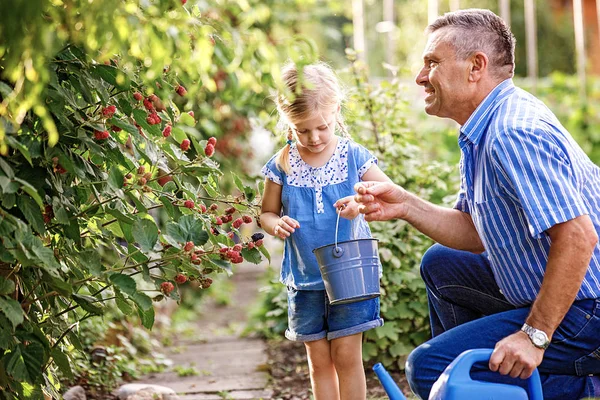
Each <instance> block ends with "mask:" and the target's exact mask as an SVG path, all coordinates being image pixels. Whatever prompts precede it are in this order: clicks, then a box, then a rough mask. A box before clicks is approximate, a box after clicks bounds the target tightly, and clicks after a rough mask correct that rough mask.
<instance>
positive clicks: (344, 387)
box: [331, 332, 367, 400]
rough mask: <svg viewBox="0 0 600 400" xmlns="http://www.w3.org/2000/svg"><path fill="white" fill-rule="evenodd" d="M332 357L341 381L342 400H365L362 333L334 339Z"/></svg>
mask: <svg viewBox="0 0 600 400" xmlns="http://www.w3.org/2000/svg"><path fill="white" fill-rule="evenodd" d="M331 357H332V359H333V363H334V364H335V370H336V371H337V375H338V379H339V388H340V389H339V390H340V398H341V400H365V398H366V397H367V380H366V377H365V370H364V367H363V363H362V332H361V333H357V334H354V335H350V336H344V337H341V338H338V339H333V340H332V341H331Z"/></svg>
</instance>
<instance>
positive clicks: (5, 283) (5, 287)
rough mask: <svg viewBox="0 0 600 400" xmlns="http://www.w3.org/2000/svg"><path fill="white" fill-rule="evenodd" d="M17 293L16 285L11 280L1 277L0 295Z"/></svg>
mask: <svg viewBox="0 0 600 400" xmlns="http://www.w3.org/2000/svg"><path fill="white" fill-rule="evenodd" d="M14 291H15V283H14V282H13V281H11V280H10V279H6V278H4V277H3V276H0V295H2V294H11V293H13V292H14Z"/></svg>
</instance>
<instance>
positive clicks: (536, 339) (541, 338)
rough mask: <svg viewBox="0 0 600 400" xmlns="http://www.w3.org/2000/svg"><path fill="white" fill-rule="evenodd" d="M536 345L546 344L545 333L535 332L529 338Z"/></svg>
mask: <svg viewBox="0 0 600 400" xmlns="http://www.w3.org/2000/svg"><path fill="white" fill-rule="evenodd" d="M531 339H532V341H533V343H534V344H535V345H536V346H543V345H545V344H546V335H544V333H543V332H535V333H534V334H533V337H532V338H531Z"/></svg>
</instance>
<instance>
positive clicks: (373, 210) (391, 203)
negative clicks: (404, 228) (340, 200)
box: [354, 182, 408, 221]
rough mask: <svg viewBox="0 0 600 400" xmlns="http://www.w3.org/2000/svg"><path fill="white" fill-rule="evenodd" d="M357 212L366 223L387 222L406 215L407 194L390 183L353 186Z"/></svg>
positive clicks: (365, 183) (366, 183) (361, 183)
mask: <svg viewBox="0 0 600 400" xmlns="http://www.w3.org/2000/svg"><path fill="white" fill-rule="evenodd" d="M354 190H355V191H356V193H357V194H356V195H355V196H354V200H355V201H356V202H357V203H358V211H359V212H361V213H362V214H365V219H366V220H367V221H388V220H390V219H394V218H403V217H404V216H405V215H406V206H405V204H404V202H405V201H406V199H407V198H408V196H407V194H408V192H407V191H406V190H404V189H403V188H402V187H400V186H398V185H395V184H393V183H391V182H359V183H357V184H356V185H354Z"/></svg>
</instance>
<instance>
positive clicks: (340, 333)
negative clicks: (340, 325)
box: [327, 318, 383, 340]
mask: <svg viewBox="0 0 600 400" xmlns="http://www.w3.org/2000/svg"><path fill="white" fill-rule="evenodd" d="M380 326H383V318H377V319H375V320H373V321H369V322H365V323H364V324H360V325H356V326H353V327H350V328H346V329H340V330H337V331H333V332H328V333H327V340H333V339H337V338H341V337H344V336H350V335H354V334H357V333H361V332H365V331H368V330H370V329H373V328H377V327H380Z"/></svg>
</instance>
